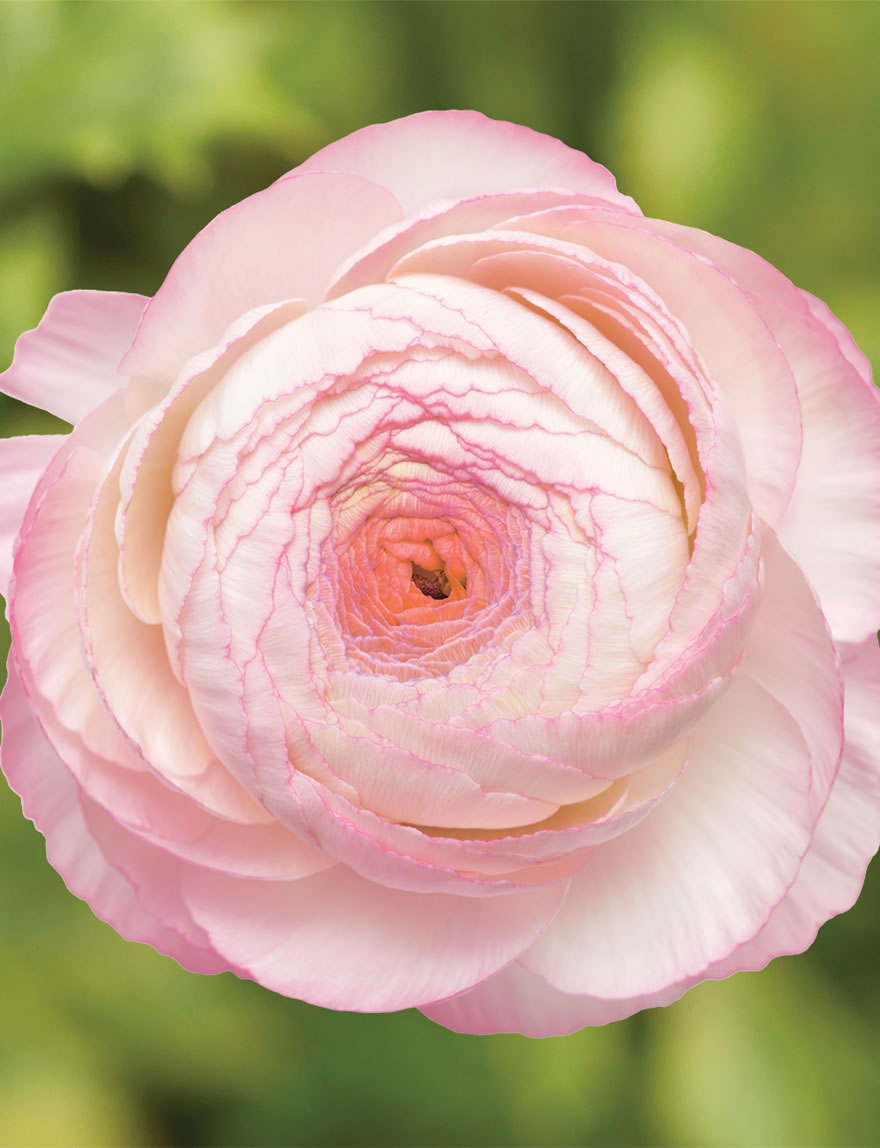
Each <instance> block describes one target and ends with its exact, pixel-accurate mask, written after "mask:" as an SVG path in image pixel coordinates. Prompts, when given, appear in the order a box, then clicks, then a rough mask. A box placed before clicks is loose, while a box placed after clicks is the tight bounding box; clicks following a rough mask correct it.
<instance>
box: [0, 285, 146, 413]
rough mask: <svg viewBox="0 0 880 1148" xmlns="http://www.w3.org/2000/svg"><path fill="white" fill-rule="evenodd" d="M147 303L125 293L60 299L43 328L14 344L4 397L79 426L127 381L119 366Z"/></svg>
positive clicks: (1, 383) (0, 379) (1, 381)
mask: <svg viewBox="0 0 880 1148" xmlns="http://www.w3.org/2000/svg"><path fill="white" fill-rule="evenodd" d="M148 302H149V300H148V299H147V298H146V297H145V296H144V295H129V294H126V293H125V292H123V291H65V292H63V293H62V294H60V295H56V296H55V297H54V299H52V301H51V302H50V304H49V306H48V308H47V310H46V314H45V315H44V316H43V318H42V319H41V320H40V324H39V326H38V327H35V328H34V330H32V331H25V333H24V334H23V335H22V336H21V337H20V339H19V340H18V342H17V343H16V344H15V357H14V358H13V360H12V366H11V367H9V369H8V370H6V371H4V372H3V374H2V375H0V391H3V392H5V393H6V394H7V395H12V396H13V398H16V399H20V400H21V401H22V402H23V403H29V404H30V405H31V406H33V407H42V409H43V410H46V411H50V412H51V413H52V414H53V415H57V416H58V417H59V418H62V419H66V420H67V421H68V422H70V423H76V422H78V421H79V420H80V419H81V418H82V417H83V416H84V415H87V414H88V413H89V411H91V410H94V408H95V407H96V406H98V404H99V403H101V402H103V401H104V399H106V398H107V397H108V396H109V395H110V394H111V392H112V391H115V390H116V389H117V388H119V387H121V386H122V385H123V384H124V382H125V381H126V380H125V379H123V378H122V376H121V375H120V374H119V373H118V368H119V364H120V360H121V359H122V356H123V355H124V354H125V352H126V351H127V350H128V348H129V347H130V346H131V342H132V339H134V336H135V332H136V331H137V327H138V323H139V322H140V318H141V315H142V314H143V311H144V307H145V306H146V305H147V303H148Z"/></svg>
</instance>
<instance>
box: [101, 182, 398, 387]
mask: <svg viewBox="0 0 880 1148" xmlns="http://www.w3.org/2000/svg"><path fill="white" fill-rule="evenodd" d="M399 218H400V206H399V204H398V203H397V200H396V199H395V198H394V196H393V195H392V194H391V193H390V192H388V191H385V190H384V189H383V188H381V187H377V186H375V184H371V183H369V182H367V180H365V179H361V178H359V177H357V176H355V175H344V174H339V173H333V174H326V173H313V172H309V173H306V174H303V175H296V176H291V177H288V178H286V179H283V180H280V181H279V182H278V183H274V184H272V186H271V187H268V188H266V190H265V191H260V192H257V194H256V195H252V196H250V197H249V198H248V199H244V200H242V201H241V203H237V204H236V205H235V206H234V207H230V208H228V209H227V210H226V211H224V212H222V213H221V214H220V215H218V216H217V217H216V219H214V220H212V221H211V222H210V223H209V224H208V226H207V227H205V228H204V230H203V231H200V232H199V234H198V235H197V236H196V237H195V239H193V240H192V241H191V243H190V244H189V245H188V246H187V247H186V248H185V249H184V251H183V252H182V254H181V255H180V256H178V258H177V260H176V262H175V263H174V266H173V267H172V268H171V270H170V271H169V272H168V275H167V277H166V279H165V282H164V283H163V284H162V286H161V287H160V288H159V290H158V292H157V293H156V295H155V296H154V298H153V300H152V301H151V303H150V305H149V307H148V308H147V310H146V312H145V313H144V318H143V321H142V322H141V325H140V329H139V330H138V334H137V338H136V339H135V342H134V345H133V346H132V348H131V351H130V352H129V354H128V355H126V357H125V361H124V363H123V368H124V370H125V371H126V372H127V373H128V374H131V375H148V376H150V377H153V378H157V379H163V380H165V381H166V382H167V383H169V384H170V383H172V382H173V381H174V380H175V378H176V377H177V375H178V373H179V371H180V370H181V368H182V367H183V366H184V364H185V363H186V362H187V361H188V360H189V359H190V358H192V356H193V355H197V354H199V352H202V351H206V350H208V349H209V348H211V347H213V346H214V345H215V344H216V343H217V342H218V341H219V339H220V338H221V336H222V335H223V332H224V331H225V330H226V329H227V327H229V325H230V324H231V323H232V322H234V320H235V319H237V318H238V317H239V316H240V315H243V314H244V313H245V312H247V311H252V310H253V309H254V308H255V307H259V306H262V305H263V304H267V303H275V302H278V301H280V300H283V299H292V298H297V297H300V298H303V299H307V300H308V301H309V302H310V303H312V304H315V303H318V302H320V300H321V299H322V298H323V296H324V293H325V292H326V290H327V287H328V286H329V284H330V282H331V280H332V278H333V276H334V273H335V272H336V269H337V267H338V266H339V265H340V264H341V263H342V262H343V261H344V260H345V259H347V258H348V256H350V255H351V254H352V252H354V251H356V250H357V249H358V248H359V247H360V246H361V245H362V244H364V243H366V242H367V240H369V239H370V238H371V237H372V236H373V235H375V234H376V232H377V231H380V230H381V229H382V228H384V227H386V226H387V225H388V224H390V223H393V222H394V221H395V220H398V219H399Z"/></svg>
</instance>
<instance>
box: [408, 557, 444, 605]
mask: <svg viewBox="0 0 880 1148" xmlns="http://www.w3.org/2000/svg"><path fill="white" fill-rule="evenodd" d="M411 581H412V584H413V586H415V588H416V589H417V590H420V591H421V592H422V594H424V595H425V597H426V598H448V597H449V593H450V585H449V579H448V578H447V577H446V570H445V568H442V567H441V569H439V570H426V569H425V568H424V566H419V565H418V564H417V563H415V562H413V567H412V578H411Z"/></svg>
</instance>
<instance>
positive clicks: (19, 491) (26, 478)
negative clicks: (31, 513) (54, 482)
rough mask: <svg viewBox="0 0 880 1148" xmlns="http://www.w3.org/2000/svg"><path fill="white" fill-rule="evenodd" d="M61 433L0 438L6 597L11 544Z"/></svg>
mask: <svg viewBox="0 0 880 1148" xmlns="http://www.w3.org/2000/svg"><path fill="white" fill-rule="evenodd" d="M64 438H65V436H64V435H50V434H47V435H22V436H20V437H19V438H0V594H3V595H4V597H6V596H7V590H8V587H9V579H10V576H11V574H12V547H13V544H14V542H15V537H16V535H17V534H18V531H19V528H20V527H21V524H22V520H23V519H24V512H25V510H27V504H28V502H30V498H31V495H32V494H33V492H34V487H35V486H36V485H37V481H38V480H39V477H40V475H41V474H42V473H43V471H44V470H45V469H46V467H47V466H48V465H49V463H50V461H51V459H52V456H53V455H54V454H55V452H56V451H57V450H58V449H59V447H60V446H61V444H62V443H63V442H64Z"/></svg>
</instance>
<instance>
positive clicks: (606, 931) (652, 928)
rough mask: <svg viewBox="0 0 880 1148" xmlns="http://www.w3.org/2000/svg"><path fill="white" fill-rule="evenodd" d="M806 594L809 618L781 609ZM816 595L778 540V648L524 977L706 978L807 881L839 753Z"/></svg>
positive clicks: (641, 985)
mask: <svg viewBox="0 0 880 1148" xmlns="http://www.w3.org/2000/svg"><path fill="white" fill-rule="evenodd" d="M801 591H803V593H804V597H803V598H801V603H800V604H801V609H800V610H798V611H797V612H794V611H791V612H786V611H785V610H783V609H782V604H783V603H784V602H785V601H786V599H787V598H789V597H791V596H792V595H795V596H796V597H798V596H800V592H801ZM807 595H808V590H807V589H806V587H805V586H804V583H803V576H802V575H801V574H800V572H799V571H798V569H797V567H796V566H795V565H794V563H793V562H792V561H791V559H790V558H788V557H787V555H786V554H785V552H784V551H783V550H782V549H781V547H779V546H778V545H774V544H773V543H772V542H768V544H767V555H766V586H765V596H764V600H763V602H762V607H761V610H760V611H759V613H758V616H757V617H756V619H755V631H756V633H760V632H761V629H762V628H763V627H767V628H769V629H772V631H773V633H774V636H775V641H774V643H773V644H772V645H771V644H770V643H767V644H766V645H767V648H766V649H763V650H758V649H756V650H754V651H751V654H752V661H751V664H750V663H749V653H747V654H746V658H745V659H744V664H743V667H742V669H741V671H740V674H739V676H738V677H737V678H736V680H735V682H734V684H733V686H732V688H731V689H730V690H729V691H728V692H727V694H725V695H724V696H723V697H722V699H721V700H720V701H719V702H718V703H717V705H716V706H715V708H714V709H713V710H712V712H711V713H710V714H709V715H708V716H707V718H706V719H705V720H704V721H703V722H702V723H701V724H700V725H699V727H698V728H697V730H696V731H695V732H694V734H693V735H692V738H691V753H690V764H689V767H688V769H687V770H686V771H685V774H684V776H683V777H682V778H681V780H680V781H679V782H678V784H677V785H676V786H675V787H674V788H673V790H672V792H671V794H670V795H669V797H668V798H667V799H666V801H665V802H663V803H662V804H661V805H660V806H659V807H658V808H657V809H655V810H654V811H653V812H652V813H651V815H650V816H649V817H648V818H647V819H646V820H645V821H643V822H642V823H641V824H640V825H638V826H637V827H636V828H635V829H633V830H631V831H630V832H629V833H626V834H624V835H623V836H622V837H619V838H616V839H615V840H613V841H610V842H609V843H608V844H607V845H604V846H602V847H601V848H599V849H597V850H595V852H594V853H593V854H592V856H591V858H590V860H589V862H588V863H587V865H586V866H585V868H584V869H583V871H582V872H581V873H580V874H579V875H578V876H577V877H576V878H575V879H574V881H573V882H572V886H571V891H570V893H569V895H568V898H567V900H566V902H565V905H564V906H563V908H562V910H561V912H560V914H559V916H558V917H557V918H556V920H555V921H554V923H553V925H552V926H551V928H550V929H548V931H547V932H546V933H545V934H544V936H543V937H542V938H541V940H540V941H538V943H537V944H536V945H535V946H534V947H533V948H532V949H531V950H530V951H529V952H528V953H525V954H524V955H523V958H522V961H523V963H524V964H525V965H526V967H527V968H530V969H531V970H532V971H533V972H536V973H538V974H539V975H541V976H543V977H545V978H546V979H547V980H548V981H549V982H550V983H551V984H552V985H554V986H555V987H556V988H558V989H561V990H562V991H563V992H570V993H588V994H590V995H593V996H599V997H612V998H622V997H631V996H642V995H646V994H649V993H655V992H658V991H659V990H661V989H664V988H666V987H667V986H669V985H671V984H674V983H676V982H679V981H683V980H686V979H687V978H689V977H693V976H696V975H698V974H700V975H705V970H706V969H707V968H708V967H709V966H710V965H712V964H713V963H714V962H716V961H720V960H724V959H725V958H726V957H728V956H729V955H730V954H731V953H733V952H735V950H736V949H738V948H739V947H740V946H741V945H743V944H744V943H745V942H747V941H749V940H751V939H752V938H753V937H754V936H755V935H756V934H757V933H758V932H759V931H760V930H761V928H762V927H763V926H764V924H765V923H766V921H767V920H768V918H769V917H770V914H771V913H772V911H773V910H774V908H775V907H776V905H778V904H779V902H780V901H781V900H782V898H783V897H784V896H785V894H786V892H787V890H788V889H789V887H790V886H791V884H792V882H793V881H794V879H795V877H796V876H797V873H798V869H799V868H800V865H801V861H802V858H803V856H804V854H805V853H806V851H807V848H808V847H809V844H810V839H811V835H812V832H813V827H814V825H815V823H816V820H817V818H818V816H819V814H820V812H821V809H822V805H823V803H824V800H825V796H826V795H827V792H828V788H829V785H830V783H831V781H832V779H833V776H834V770H835V768H836V765H837V761H838V758H839V752H840V744H841V734H842V713H841V709H842V707H841V704H840V698H839V693H838V692H837V691H836V690H835V689H834V685H835V681H836V667H835V652H834V648H833V646H832V644H831V640H830V637H829V635H828V633H827V629H826V627H825V623H824V618H823V617H822V614H821V612H820V611H819V609H818V606H816V605H815V603H814V602H811V603H810V604H808V602H807V597H806V596H807ZM768 620H772V626H770V625H769V621H768ZM795 677H797V678H798V680H800V682H801V683H802V689H801V690H799V691H797V692H795V691H791V690H789V689H788V688H787V679H789V678H795ZM823 689H824V690H825V692H826V693H827V694H828V695H829V700H828V704H827V705H826V706H825V707H824V708H823V709H822V711H821V713H813V712H812V711H813V709H814V708H815V706H816V701H815V699H816V697H817V696H820V695H821V693H822V690H823ZM835 697H836V698H837V703H836V704H834V698H835ZM820 723H821V724H822V726H823V727H824V728H822V729H820V728H819V725H820Z"/></svg>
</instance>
